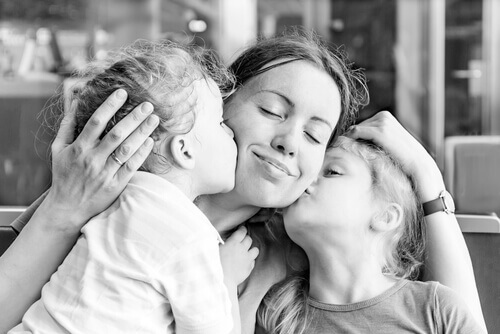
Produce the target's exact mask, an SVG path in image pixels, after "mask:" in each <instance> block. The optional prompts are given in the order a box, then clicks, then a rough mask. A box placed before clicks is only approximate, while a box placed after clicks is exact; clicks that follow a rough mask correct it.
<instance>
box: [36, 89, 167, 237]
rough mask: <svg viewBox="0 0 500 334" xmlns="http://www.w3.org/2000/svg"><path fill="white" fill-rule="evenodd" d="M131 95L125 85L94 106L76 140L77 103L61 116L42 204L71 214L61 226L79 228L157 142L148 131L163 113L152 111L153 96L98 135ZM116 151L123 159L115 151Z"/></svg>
mask: <svg viewBox="0 0 500 334" xmlns="http://www.w3.org/2000/svg"><path fill="white" fill-rule="evenodd" d="M126 98H127V94H126V92H125V91H124V90H123V89H119V90H117V91H116V92H114V93H113V94H112V95H111V96H110V97H108V98H107V99H106V101H105V102H104V103H103V104H102V105H101V106H100V107H99V108H98V109H97V110H96V111H95V113H94V114H93V115H92V117H91V118H90V119H89V121H88V123H87V124H86V125H85V127H84V129H83V131H82V133H81V134H80V135H79V136H78V138H76V140H74V141H73V133H74V126H75V119H74V115H75V109H76V105H75V104H72V105H71V107H70V110H69V112H68V113H67V114H66V116H65V117H64V119H63V120H62V122H61V127H60V129H59V131H58V134H57V136H56V138H55V140H54V143H53V144H52V173H53V175H52V186H51V188H50V191H49V193H48V195H47V198H46V199H45V200H44V202H43V203H42V205H45V206H46V210H55V211H52V212H57V213H60V214H61V217H65V218H66V219H64V221H65V222H64V224H63V226H59V228H60V229H62V230H66V229H70V230H71V231H74V229H78V231H79V230H80V228H81V227H82V226H83V225H84V224H85V223H86V222H87V221H88V220H89V219H90V218H91V217H93V216H94V215H96V214H98V213H100V212H102V211H103V210H105V209H106V208H107V207H108V206H109V205H110V204H111V203H112V202H113V201H114V200H115V199H116V198H117V197H118V196H119V195H120V193H121V192H122V191H123V189H124V188H125V186H126V185H127V183H128V181H129V180H130V178H131V177H132V176H133V175H134V173H135V172H136V171H137V169H138V168H139V167H140V166H141V165H142V164H143V162H144V161H145V159H146V158H147V157H148V155H149V153H150V152H151V150H152V148H153V140H152V139H151V138H149V135H150V134H151V133H152V132H153V130H154V129H155V128H156V127H157V125H158V123H159V119H158V117H157V116H156V115H151V113H152V112H153V107H152V105H151V104H150V103H148V102H146V103H143V104H141V105H139V106H138V107H137V108H135V109H134V110H133V111H132V112H131V113H130V114H129V115H127V116H126V117H125V118H124V119H123V120H121V121H120V122H119V123H118V124H117V125H116V126H115V127H114V128H113V129H112V130H111V131H110V132H109V133H108V134H106V136H105V137H104V138H103V139H102V140H100V139H99V136H100V135H101V134H102V132H103V131H104V129H105V127H106V124H107V122H108V121H109V120H110V119H111V117H113V115H114V113H115V112H116V111H117V110H118V109H119V108H120V107H121V106H122V105H123V103H124V102H125V100H126ZM113 152H114V153H115V155H116V158H117V159H118V161H120V162H123V165H121V164H120V163H118V162H117V160H115V159H113V158H112V157H111V154H112V153H113ZM47 207H48V208H47ZM61 222H62V221H61Z"/></svg>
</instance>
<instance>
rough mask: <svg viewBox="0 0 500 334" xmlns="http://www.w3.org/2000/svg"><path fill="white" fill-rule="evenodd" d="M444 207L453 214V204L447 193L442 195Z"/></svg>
mask: <svg viewBox="0 0 500 334" xmlns="http://www.w3.org/2000/svg"><path fill="white" fill-rule="evenodd" d="M442 198H443V202H444V206H445V208H446V210H447V211H449V212H451V213H454V212H455V202H454V201H453V197H451V195H450V193H449V192H447V191H443V194H442Z"/></svg>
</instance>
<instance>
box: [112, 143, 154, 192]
mask: <svg viewBox="0 0 500 334" xmlns="http://www.w3.org/2000/svg"><path fill="white" fill-rule="evenodd" d="M153 142H154V141H153V139H152V138H150V137H148V138H146V140H145V141H144V143H143V144H142V145H141V146H140V147H139V149H138V150H137V151H136V152H135V153H134V154H133V155H132V156H131V157H130V159H128V161H126V162H125V163H124V164H123V166H119V170H118V172H117V181H118V182H120V183H121V182H125V183H128V181H129V180H130V179H131V178H132V176H133V175H134V173H135V172H136V171H137V170H138V169H139V167H141V166H142V164H143V163H144V161H146V159H147V157H148V156H149V154H150V153H151V150H152V149H153ZM110 159H111V158H108V162H107V163H114V164H116V162H115V161H112V162H111V161H110Z"/></svg>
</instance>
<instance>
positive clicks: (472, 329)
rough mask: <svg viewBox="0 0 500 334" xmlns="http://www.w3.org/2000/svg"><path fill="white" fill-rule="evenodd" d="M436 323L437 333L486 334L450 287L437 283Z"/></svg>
mask: <svg viewBox="0 0 500 334" xmlns="http://www.w3.org/2000/svg"><path fill="white" fill-rule="evenodd" d="M435 294H436V295H435V306H436V308H437V310H435V317H436V319H435V320H436V324H437V325H438V326H439V327H440V328H437V332H438V333H457V334H461V333H463V334H465V333H467V334H486V333H487V331H486V329H485V328H484V327H483V326H482V325H481V324H479V323H478V322H477V321H476V318H475V317H474V315H473V314H472V313H471V311H470V309H469V307H468V306H467V304H465V302H464V300H463V299H462V298H460V296H459V295H458V294H457V293H456V292H455V291H453V290H451V289H450V288H448V287H446V286H443V285H440V284H438V285H437V286H436V291H435Z"/></svg>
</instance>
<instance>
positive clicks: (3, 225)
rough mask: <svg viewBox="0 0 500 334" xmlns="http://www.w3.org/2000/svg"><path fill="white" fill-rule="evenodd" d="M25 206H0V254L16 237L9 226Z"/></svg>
mask: <svg viewBox="0 0 500 334" xmlns="http://www.w3.org/2000/svg"><path fill="white" fill-rule="evenodd" d="M25 209H26V208H25V207H19V206H10V207H9V206H4V207H0V256H1V255H2V254H3V253H4V252H5V251H6V250H7V248H9V246H10V244H11V243H12V242H13V241H14V239H16V236H17V234H16V232H14V230H13V229H12V228H11V227H10V223H12V222H13V221H14V219H16V218H17V217H18V216H19V215H20V214H21V213H22V212H23V211H24V210H25Z"/></svg>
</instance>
